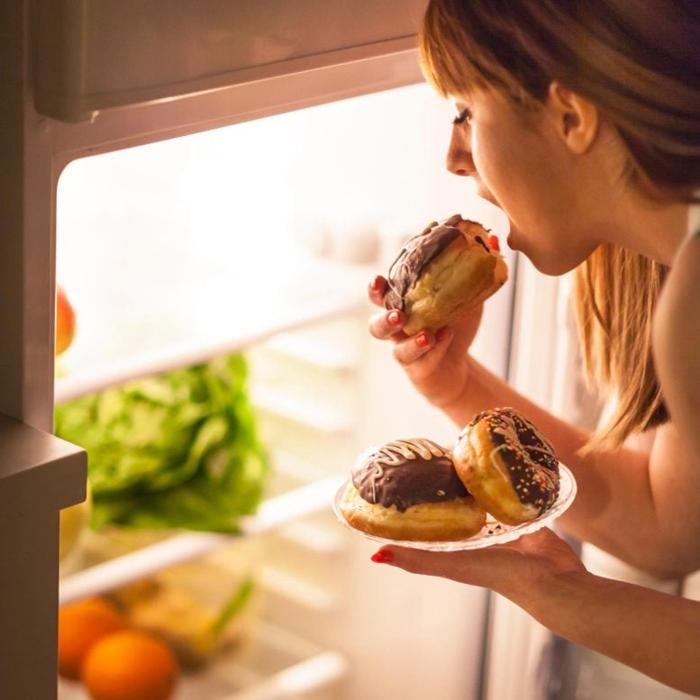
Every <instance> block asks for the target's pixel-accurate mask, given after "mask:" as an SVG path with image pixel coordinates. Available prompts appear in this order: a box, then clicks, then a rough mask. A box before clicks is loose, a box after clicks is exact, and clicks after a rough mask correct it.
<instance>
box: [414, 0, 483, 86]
mask: <svg viewBox="0 0 700 700" xmlns="http://www.w3.org/2000/svg"><path fill="white" fill-rule="evenodd" d="M419 50H420V66H421V69H422V71H423V75H424V77H425V79H426V80H427V81H428V82H429V83H430V84H431V85H432V86H433V87H434V88H435V89H436V90H437V92H438V93H439V94H440V95H442V96H443V97H449V96H450V95H468V94H469V93H470V92H471V91H473V90H474V89H475V88H485V87H487V85H488V80H487V79H486V77H485V71H484V70H483V69H482V68H481V67H480V64H481V63H482V61H480V60H479V58H478V53H479V52H478V47H476V46H475V44H474V42H473V41H471V40H470V37H469V35H468V34H466V33H465V32H463V31H459V25H458V23H455V22H454V21H453V20H452V19H451V18H450V17H448V16H447V14H446V13H445V11H444V8H443V7H442V5H440V4H438V3H431V4H430V5H429V6H428V9H427V11H426V13H425V15H424V17H423V24H422V26H421V30H420V33H419Z"/></svg>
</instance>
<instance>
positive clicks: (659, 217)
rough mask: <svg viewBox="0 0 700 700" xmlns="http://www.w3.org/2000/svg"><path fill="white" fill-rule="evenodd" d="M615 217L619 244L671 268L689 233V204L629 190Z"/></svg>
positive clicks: (617, 208)
mask: <svg viewBox="0 0 700 700" xmlns="http://www.w3.org/2000/svg"><path fill="white" fill-rule="evenodd" d="M614 218H615V228H616V236H615V237H616V239H617V241H616V242H617V243H619V244H620V245H622V246H624V247H625V248H628V249H629V250H634V251H636V252H637V253H641V254H642V255H645V256H647V257H648V258H652V259H653V260H658V261H659V262H660V263H663V264H664V265H668V266H670V265H671V263H672V262H673V258H674V255H675V253H676V251H677V250H678V248H679V246H680V244H681V242H682V241H683V239H684V238H685V236H686V233H687V230H688V204H684V203H671V204H669V203H666V202H661V201H658V200H655V199H652V198H650V197H649V196H647V195H645V194H644V193H642V192H640V191H639V190H637V189H636V188H635V189H632V188H630V190H628V192H627V193H626V194H625V195H623V198H622V202H620V206H617V207H615V217H614Z"/></svg>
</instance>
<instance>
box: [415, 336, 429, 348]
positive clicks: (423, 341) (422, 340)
mask: <svg viewBox="0 0 700 700" xmlns="http://www.w3.org/2000/svg"><path fill="white" fill-rule="evenodd" d="M416 345H417V346H418V347H419V348H427V347H428V345H430V338H428V335H427V334H426V333H419V334H418V335H417V336H416Z"/></svg>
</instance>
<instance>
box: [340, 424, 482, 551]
mask: <svg viewBox="0 0 700 700" xmlns="http://www.w3.org/2000/svg"><path fill="white" fill-rule="evenodd" d="M339 509H340V511H341V513H342V514H343V516H344V517H345V519H346V520H347V522H348V523H349V524H350V525H351V526H352V527H354V528H356V529H358V530H362V531H363V532H367V533H369V534H372V535H377V536H379V537H386V538H389V539H394V540H417V541H422V542H425V541H436V542H437V541H440V542H442V541H448V540H459V539H464V538H467V537H471V536H472V535H475V534H476V533H477V532H479V530H481V528H482V527H483V526H484V524H485V522H486V513H485V512H484V511H483V509H481V508H480V507H479V506H478V505H477V504H476V502H475V501H474V499H473V498H472V497H471V496H470V495H469V493H468V492H467V489H466V488H465V487H464V484H463V483H462V482H461V481H460V480H459V477H458V476H457V473H456V472H455V468H454V464H453V462H452V457H451V452H450V451H449V450H446V449H445V448H443V447H440V445H437V444H436V443H434V442H432V441H430V440H424V439H420V438H418V439H413V440H394V441H393V442H389V443H386V444H385V445H382V446H380V447H375V448H370V449H369V450H366V451H365V452H363V453H362V454H361V455H360V456H359V458H358V459H357V461H356V463H355V465H354V466H353V470H352V479H351V481H350V483H349V484H348V486H347V488H346V490H345V492H344V494H343V496H342V499H341V502H340V504H339Z"/></svg>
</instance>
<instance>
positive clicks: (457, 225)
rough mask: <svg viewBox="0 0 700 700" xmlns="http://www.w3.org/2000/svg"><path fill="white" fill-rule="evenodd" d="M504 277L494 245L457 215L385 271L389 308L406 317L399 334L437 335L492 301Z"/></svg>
mask: <svg viewBox="0 0 700 700" xmlns="http://www.w3.org/2000/svg"><path fill="white" fill-rule="evenodd" d="M507 277H508V270H507V268H506V264H505V261H504V260H503V258H502V257H501V255H500V254H499V252H498V241H497V239H496V237H495V236H490V235H489V233H488V231H487V230H486V229H485V228H483V226H481V224H478V223H476V222H475V221H468V220H467V219H463V218H462V217H461V216H460V215H459V214H455V215H454V216H452V217H450V218H449V219H447V221H445V222H444V223H443V224H438V223H437V222H433V223H432V224H430V226H428V228H426V229H425V230H424V231H423V232H422V233H421V234H419V235H418V236H414V237H413V238H411V239H410V240H409V241H408V242H407V243H406V245H405V246H404V248H403V249H402V250H401V252H400V253H399V255H398V257H397V258H396V260H394V262H393V263H392V265H391V267H390V268H389V274H388V276H387V282H388V285H389V286H388V290H387V292H386V294H385V295H384V306H385V307H386V308H387V309H399V310H400V311H403V312H404V313H405V314H406V323H405V324H404V327H403V331H404V332H405V333H406V334H407V335H414V334H415V333H417V332H418V331H420V330H422V329H426V330H430V331H436V330H437V329H438V328H440V327H442V326H444V325H446V324H448V323H449V322H450V321H451V320H452V319H454V318H455V317H456V316H458V315H459V314H460V313H462V312H463V311H464V310H465V309H468V308H470V307H473V306H476V305H477V304H479V303H480V302H482V301H484V300H485V299H486V298H487V297H489V296H491V295H492V294H493V293H494V292H495V291H496V290H497V289H498V288H499V287H500V286H501V285H502V284H503V283H504V282H505V281H506V278H507Z"/></svg>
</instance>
